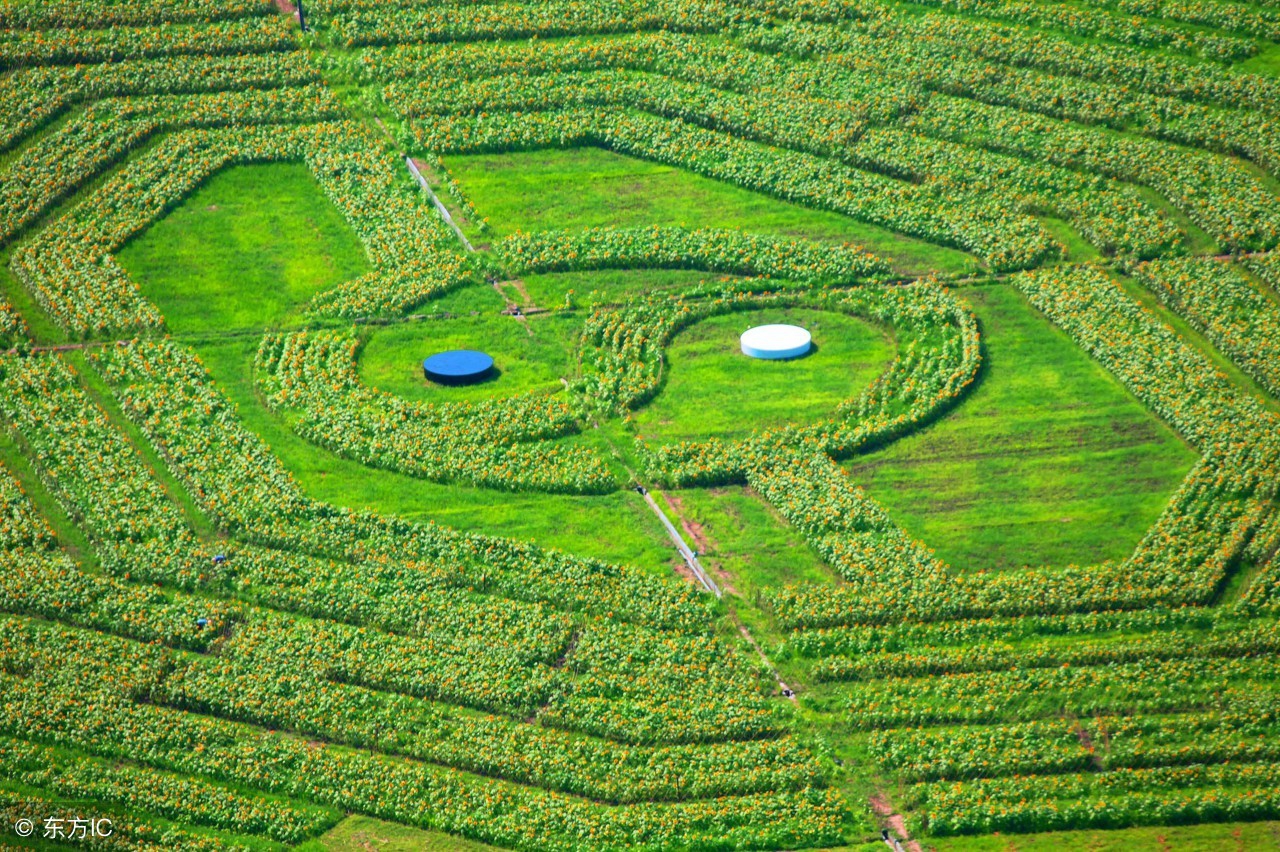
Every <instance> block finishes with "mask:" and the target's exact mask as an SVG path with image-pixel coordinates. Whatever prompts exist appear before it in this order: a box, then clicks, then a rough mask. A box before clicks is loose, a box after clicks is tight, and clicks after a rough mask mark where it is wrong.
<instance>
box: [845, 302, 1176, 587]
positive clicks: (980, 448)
mask: <svg viewBox="0 0 1280 852" xmlns="http://www.w3.org/2000/svg"><path fill="white" fill-rule="evenodd" d="M960 295H961V298H963V299H964V300H965V301H966V302H968V303H969V304H970V305H971V306H972V307H973V309H974V311H975V312H976V313H977V315H978V318H979V320H980V321H981V323H982V329H983V339H984V346H985V349H984V355H985V359H986V366H985V370H984V373H983V375H982V377H981V380H980V382H979V384H978V386H977V388H976V389H975V390H974V391H973V393H972V394H970V396H969V397H968V398H967V399H965V400H964V401H963V402H961V404H960V406H959V407H958V408H957V409H956V410H955V411H953V412H952V413H951V414H949V415H948V416H947V417H945V418H943V419H942V420H941V421H940V422H938V423H936V424H935V425H933V426H932V427H930V428H928V429H926V430H924V431H922V432H919V433H917V434H914V435H911V436H908V437H906V438H904V439H902V440H900V441H898V442H897V443H895V444H892V445H891V446H889V447H887V448H886V449H884V450H882V451H879V452H875V453H872V454H869V455H867V456H862V457H859V458H856V459H853V460H851V461H850V462H848V463H847V464H846V467H847V468H848V470H849V471H850V473H851V475H852V477H853V480H854V481H855V482H857V483H859V484H861V485H863V486H864V487H865V488H866V489H867V492H868V493H869V494H870V495H871V496H872V497H874V498H875V499H877V500H879V501H880V502H881V503H882V504H883V505H884V506H885V507H886V508H887V509H888V511H889V513H890V515H891V516H892V517H893V518H894V519H895V520H897V521H898V522H899V523H901V524H902V525H903V527H904V528H905V529H906V530H907V531H908V532H910V533H911V534H912V535H914V536H916V537H918V538H919V539H921V540H922V541H924V542H925V544H927V545H929V546H930V547H933V548H934V549H935V550H936V551H937V553H938V555H939V556H940V557H941V558H942V559H944V560H945V561H947V562H948V563H950V564H951V565H952V566H953V567H955V568H958V569H961V570H979V569H1002V568H1018V567H1022V566H1025V565H1033V566H1035V565H1052V566H1065V565H1068V564H1073V563H1074V564H1081V565H1085V564H1095V563H1097V562H1101V561H1103V560H1107V559H1113V560H1120V559H1124V558H1125V557H1126V556H1127V555H1128V554H1129V553H1130V552H1132V550H1133V548H1134V547H1135V546H1136V545H1137V543H1138V541H1139V540H1140V539H1141V537H1142V535H1143V533H1144V532H1145V531H1146V530H1147V529H1148V528H1149V527H1150V526H1151V525H1152V524H1153V523H1154V522H1155V520H1156V518H1157V517H1159V515H1160V512H1161V511H1162V510H1163V508H1164V506H1165V504H1166V503H1167V502H1168V500H1169V498H1170V496H1171V495H1172V494H1173V492H1174V490H1175V489H1176V488H1177V487H1178V484H1179V482H1180V481H1181V480H1182V479H1183V477H1185V476H1186V474H1187V472H1188V471H1189V470H1190V469H1191V466H1192V465H1193V464H1194V462H1195V460H1196V458H1197V454H1196V453H1195V452H1194V451H1193V450H1192V449H1191V448H1190V447H1188V446H1187V445H1186V444H1184V443H1183V442H1182V441H1181V440H1180V439H1179V438H1178V437H1177V435H1175V434H1174V433H1173V431H1172V430H1171V429H1170V428H1169V427H1168V426H1166V425H1165V424H1164V423H1163V422H1161V421H1160V420H1158V419H1157V418H1156V417H1155V415H1154V414H1152V413H1150V412H1149V411H1148V410H1147V409H1146V408H1145V407H1144V406H1143V405H1142V404H1141V403H1140V402H1138V401H1137V399H1135V398H1134V397H1133V396H1132V395H1131V394H1129V393H1128V391H1126V390H1125V389H1124V388H1123V387H1121V386H1120V384H1119V383H1117V382H1116V381H1115V380H1114V379H1113V378H1112V377H1111V375H1110V374H1109V373H1107V372H1106V371H1105V370H1104V369H1103V368H1102V367H1101V366H1099V365H1098V364H1097V363H1095V362H1094V361H1093V360H1091V359H1090V358H1089V356H1088V355H1087V354H1086V353H1085V352H1084V351H1083V350H1081V349H1080V348H1079V347H1078V346H1076V344H1075V343H1074V342H1073V341H1072V340H1071V339H1070V338H1069V337H1067V335H1066V334H1064V333H1063V332H1062V331H1060V330H1058V329H1057V328H1055V327H1053V326H1052V325H1051V324H1050V323H1049V322H1048V321H1047V320H1045V319H1044V318H1043V317H1042V316H1041V315H1040V314H1039V313H1038V312H1037V311H1035V309H1033V308H1032V307H1031V306H1030V305H1028V304H1027V303H1026V302H1025V301H1024V300H1023V298H1022V296H1021V295H1019V294H1018V293H1017V292H1016V291H1014V290H1013V289H1012V288H1010V287H1007V286H1004V285H991V286H987V287H975V288H969V289H965V290H963V291H960Z"/></svg>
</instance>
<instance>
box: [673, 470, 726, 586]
mask: <svg viewBox="0 0 1280 852" xmlns="http://www.w3.org/2000/svg"><path fill="white" fill-rule="evenodd" d="M663 496H664V497H666V498H667V503H669V504H670V505H671V509H672V511H674V512H675V513H676V517H677V519H678V520H679V521H680V528H681V529H682V530H684V534H685V535H686V536H688V537H689V540H690V541H692V542H693V544H694V547H695V548H696V550H695V553H698V554H709V553H711V552H712V551H713V550H714V549H715V548H714V547H713V546H712V544H711V539H709V538H708V537H707V534H706V531H705V530H704V529H703V528H702V524H700V523H698V522H697V521H691V520H689V519H688V518H687V517H685V511H684V504H682V503H681V502H680V498H679V497H677V496H675V495H674V494H664V495H663ZM710 567H711V569H712V570H713V571H715V575H716V578H717V579H718V580H719V581H720V588H721V589H723V590H724V593H725V594H726V595H733V596H734V597H737V595H738V590H737V589H736V588H734V586H733V576H732V575H731V574H730V573H729V572H728V571H725V570H724V568H723V567H721V566H720V565H719V560H713V561H712V563H711V564H710Z"/></svg>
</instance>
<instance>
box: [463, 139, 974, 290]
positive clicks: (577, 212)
mask: <svg viewBox="0 0 1280 852" xmlns="http://www.w3.org/2000/svg"><path fill="white" fill-rule="evenodd" d="M447 164H448V166H449V169H450V170H451V171H452V172H453V174H454V177H455V178H456V179H457V181H458V183H459V184H461V185H462V187H463V189H464V190H466V192H467V193H468V194H469V195H470V196H471V200H472V202H473V203H474V204H475V206H476V209H477V210H479V212H480V214H481V215H482V216H485V217H487V218H488V219H489V221H490V223H491V234H490V235H488V236H489V237H491V238H492V239H494V240H497V239H500V238H501V237H504V236H507V235H508V234H511V233H512V232H514V231H516V230H525V231H545V230H549V229H557V228H586V227H599V226H616V227H642V226H646V225H686V226H689V227H713V228H736V229H739V230H744V231H751V232H754V233H762V234H773V235H777V236H791V237H807V238H809V239H813V240H820V241H822V242H835V243H843V242H849V243H857V244H858V245H862V246H865V247H866V248H867V249H869V250H871V251H873V252H875V253H876V254H880V255H883V256H885V257H889V258H893V259H894V262H895V265H896V266H897V267H898V269H899V270H900V271H902V272H903V273H904V274H918V273H924V272H929V271H933V270H937V271H940V272H964V271H970V270H973V269H976V268H977V261H976V260H975V259H974V258H973V257H972V256H970V255H967V254H965V253H964V252H960V251H956V250H954V249H948V248H943V247H941V246H935V245H932V244H930V243H926V242H923V241H921V240H915V239H911V238H910V237H904V236H902V235H901V234H896V233H894V232H892V231H888V230H885V229H884V228H877V227H875V226H874V225H866V224H863V223H861V222H856V221H854V220H853V219H850V218H849V217H847V216H842V215H840V214H838V213H830V212H826V211H820V210H811V209H809V208H806V207H801V206H799V205H797V204H791V203H788V202H785V201H779V200H778V199H775V198H770V197H769V196H767V195H762V194H760V193H756V192H751V191H749V190H745V189H741V188H739V187H736V186H732V185H730V184H727V183H722V182H720V181H716V180H712V179H711V178H705V177H702V176H701V175H696V174H694V173H692V172H688V171H684V170H682V169H677V168H674V167H672V166H665V165H661V164H658V163H650V162H646V161H644V160H638V159H635V158H632V157H627V156H623V155H621V154H615V153H613V152H611V151H605V150H603V149H600V148H572V149H568V150H543V151H525V152H519V153H508V154H477V155H471V156H465V157H463V156H458V157H450V158H449V159H448V161H447ZM468 236H469V237H471V240H472V242H476V240H477V239H482V238H481V237H479V236H478V235H472V234H468Z"/></svg>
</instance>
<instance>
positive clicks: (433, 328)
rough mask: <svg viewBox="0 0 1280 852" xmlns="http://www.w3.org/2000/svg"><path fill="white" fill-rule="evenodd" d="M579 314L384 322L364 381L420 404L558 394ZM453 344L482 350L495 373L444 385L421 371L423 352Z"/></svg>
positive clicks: (372, 341) (568, 371) (571, 365)
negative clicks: (486, 377) (483, 378)
mask: <svg viewBox="0 0 1280 852" xmlns="http://www.w3.org/2000/svg"><path fill="white" fill-rule="evenodd" d="M580 323H581V319H580V318H574V317H572V316H567V315H557V314H543V315H540V316H536V317H533V318H531V319H529V320H528V321H526V322H521V321H519V320H517V319H515V318H514V317H508V316H501V315H498V314H488V315H481V316H464V317H458V318H456V319H443V320H441V319H437V320H426V321H424V322H407V323H395V324H393V325H388V326H381V327H378V328H377V330H376V331H374V332H373V333H372V334H371V335H370V336H369V340H368V342H367V343H366V344H365V346H364V349H363V351H362V352H361V355H360V375H361V377H362V378H363V380H364V382H365V383H366V384H369V385H372V386H374V387H376V388H380V389H382V390H385V391H388V392H389V393H393V394H395V395H397V396H401V397H404V398H405V399H411V400H414V401H417V402H430V403H436V402H454V401H463V400H468V401H469V400H479V399H491V398H495V397H508V396H513V395H515V394H518V393H526V392H529V391H545V392H548V393H554V392H557V391H562V390H563V389H564V386H563V385H562V384H561V383H560V378H561V377H562V376H563V377H566V378H569V377H572V375H573V374H574V373H575V372H576V370H577V363H576V356H575V354H574V353H575V352H576V351H577V346H578V337H579V335H580V334H581V326H580ZM530 332H532V333H530ZM448 349H480V350H482V351H484V352H487V353H489V354H490V355H492V356H493V359H494V368H495V370H496V378H494V379H490V380H488V381H485V382H482V383H480V384H475V385H467V386H462V387H443V386H441V385H437V384H435V383H434V382H429V381H427V379H426V378H424V377H423V375H422V360H423V358H425V357H427V356H429V355H432V354H434V353H436V352H443V351H445V350H448Z"/></svg>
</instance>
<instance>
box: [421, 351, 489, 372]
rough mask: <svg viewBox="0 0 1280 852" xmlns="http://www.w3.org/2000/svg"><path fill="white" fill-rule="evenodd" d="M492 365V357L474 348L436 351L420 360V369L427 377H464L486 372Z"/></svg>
mask: <svg viewBox="0 0 1280 852" xmlns="http://www.w3.org/2000/svg"><path fill="white" fill-rule="evenodd" d="M492 367H493V358H492V357H490V356H489V355H486V354H485V353H483V352H477V351H475V350H474V349H451V350H449V351H448V352H438V353H436V354H435V355H432V356H431V357H430V358H428V359H427V360H425V361H423V362H422V369H423V370H425V371H426V373H427V375H428V376H429V377H434V376H439V377H441V378H445V379H466V378H470V377H473V376H480V375H483V374H484V373H487V372H488V371H489V369H490V368H492Z"/></svg>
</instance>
